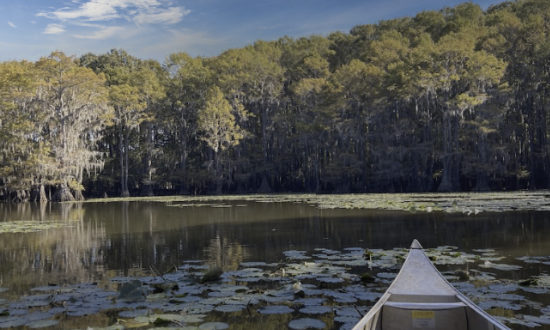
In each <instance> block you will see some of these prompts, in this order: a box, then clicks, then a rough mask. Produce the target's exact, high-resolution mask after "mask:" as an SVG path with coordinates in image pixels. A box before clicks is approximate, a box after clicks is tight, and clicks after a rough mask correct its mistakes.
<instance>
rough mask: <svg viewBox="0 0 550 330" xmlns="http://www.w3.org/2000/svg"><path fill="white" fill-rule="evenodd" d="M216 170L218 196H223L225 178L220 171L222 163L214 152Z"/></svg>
mask: <svg viewBox="0 0 550 330" xmlns="http://www.w3.org/2000/svg"><path fill="white" fill-rule="evenodd" d="M214 168H215V171H216V195H221V193H222V180H223V178H222V175H221V171H220V161H219V155H218V153H217V152H214Z"/></svg>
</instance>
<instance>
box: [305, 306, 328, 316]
mask: <svg viewBox="0 0 550 330" xmlns="http://www.w3.org/2000/svg"><path fill="white" fill-rule="evenodd" d="M298 311H299V312H300V313H302V314H326V313H330V312H332V308H331V307H330V306H323V305H318V306H307V307H304V308H301V309H300V310H298Z"/></svg>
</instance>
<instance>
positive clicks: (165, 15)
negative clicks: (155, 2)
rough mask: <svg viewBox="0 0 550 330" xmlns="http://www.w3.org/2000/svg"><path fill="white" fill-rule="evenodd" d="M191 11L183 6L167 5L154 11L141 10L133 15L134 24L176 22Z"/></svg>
mask: <svg viewBox="0 0 550 330" xmlns="http://www.w3.org/2000/svg"><path fill="white" fill-rule="evenodd" d="M190 12H191V11H190V10H188V9H185V8H183V7H169V8H166V9H159V10H156V11H154V12H149V13H145V12H141V13H139V14H137V15H136V16H135V17H134V22H136V24H156V23H161V24H176V23H178V22H180V21H181V19H182V18H183V16H186V15H189V13H190Z"/></svg>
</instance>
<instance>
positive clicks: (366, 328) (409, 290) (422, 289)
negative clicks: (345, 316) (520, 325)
mask: <svg viewBox="0 0 550 330" xmlns="http://www.w3.org/2000/svg"><path fill="white" fill-rule="evenodd" d="M393 329H396V330H397V329H399V330H406V329H411V330H412V329H447V330H449V329H450V330H452V329H468V330H477V329H483V330H493V329H510V328H508V327H506V326H504V325H503V324H501V323H499V322H498V321H497V320H496V319H495V318H493V317H492V316H491V315H489V314H487V313H486V312H485V311H483V310H482V309H481V308H479V307H478V306H477V305H475V304H474V303H473V302H472V301H470V299H468V298H467V297H466V296H464V295H463V294H462V293H460V292H459V291H458V290H457V289H455V288H454V287H453V286H452V285H451V284H450V283H449V282H447V280H446V279H445V278H444V277H443V276H442V275H441V274H440V273H439V271H437V269H436V268H435V266H434V265H433V264H432V263H431V261H430V259H428V257H426V255H425V254H424V251H423V249H422V246H421V245H420V243H419V242H418V241H417V240H414V241H413V242H412V244H411V249H410V251H409V255H408V256H407V259H406V260H405V262H404V263H403V266H402V267H401V270H400V271H399V274H397V277H396V278H395V279H394V281H393V282H392V284H391V285H390V287H389V288H388V290H386V292H385V293H384V295H382V297H380V299H379V300H378V301H377V302H376V304H375V305H374V306H373V307H372V308H371V309H370V310H369V311H368V313H367V314H366V315H365V316H364V317H363V318H362V319H361V320H360V321H359V323H357V324H356V325H355V327H354V328H353V330H393Z"/></svg>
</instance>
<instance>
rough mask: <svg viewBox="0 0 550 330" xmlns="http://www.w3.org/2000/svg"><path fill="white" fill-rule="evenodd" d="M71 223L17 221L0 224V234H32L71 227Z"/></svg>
mask: <svg viewBox="0 0 550 330" xmlns="http://www.w3.org/2000/svg"><path fill="white" fill-rule="evenodd" d="M73 225H74V222H71V221H34V220H17V221H2V222H0V234H4V233H34V232H39V231H44V230H49V229H57V228H65V227H71V226H73Z"/></svg>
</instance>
